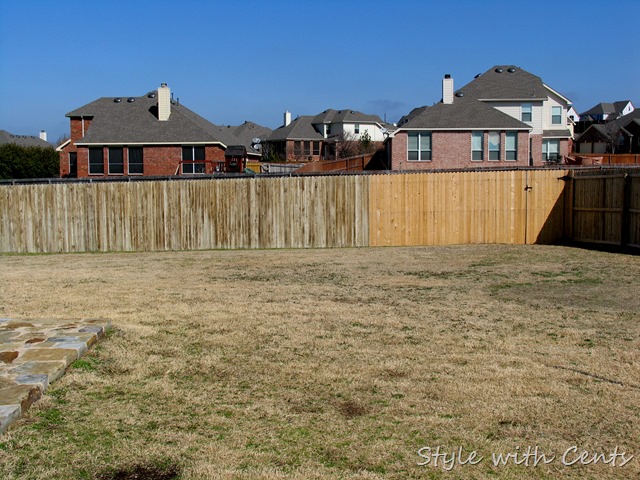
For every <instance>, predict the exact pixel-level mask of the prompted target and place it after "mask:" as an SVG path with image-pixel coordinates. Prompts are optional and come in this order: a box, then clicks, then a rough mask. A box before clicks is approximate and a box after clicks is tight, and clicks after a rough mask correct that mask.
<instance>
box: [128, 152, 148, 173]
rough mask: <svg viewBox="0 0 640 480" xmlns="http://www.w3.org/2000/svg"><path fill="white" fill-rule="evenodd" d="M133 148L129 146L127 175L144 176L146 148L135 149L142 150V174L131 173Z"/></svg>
mask: <svg viewBox="0 0 640 480" xmlns="http://www.w3.org/2000/svg"><path fill="white" fill-rule="evenodd" d="M130 148H131V147H129V146H127V175H133V176H142V175H144V148H143V147H134V148H140V149H141V150H142V173H131V162H130V160H131V157H130V156H129V149H130Z"/></svg>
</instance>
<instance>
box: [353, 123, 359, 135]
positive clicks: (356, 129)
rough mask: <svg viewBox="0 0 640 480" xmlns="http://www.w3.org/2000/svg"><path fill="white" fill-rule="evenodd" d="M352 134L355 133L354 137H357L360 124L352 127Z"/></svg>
mask: <svg viewBox="0 0 640 480" xmlns="http://www.w3.org/2000/svg"><path fill="white" fill-rule="evenodd" d="M353 133H355V134H356V135H358V134H359V133H360V124H359V123H356V124H355V126H354V127H353Z"/></svg>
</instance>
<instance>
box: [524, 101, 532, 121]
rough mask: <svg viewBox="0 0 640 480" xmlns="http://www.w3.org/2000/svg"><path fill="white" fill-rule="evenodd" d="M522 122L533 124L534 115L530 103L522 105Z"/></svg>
mask: <svg viewBox="0 0 640 480" xmlns="http://www.w3.org/2000/svg"><path fill="white" fill-rule="evenodd" d="M522 121H523V122H527V123H531V122H532V121H533V113H532V110H531V104H530V103H523V104H522Z"/></svg>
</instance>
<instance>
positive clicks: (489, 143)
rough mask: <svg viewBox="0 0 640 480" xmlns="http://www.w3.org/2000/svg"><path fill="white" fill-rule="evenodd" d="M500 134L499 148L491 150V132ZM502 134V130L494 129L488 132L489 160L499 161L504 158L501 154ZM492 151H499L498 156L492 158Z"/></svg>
mask: <svg viewBox="0 0 640 480" xmlns="http://www.w3.org/2000/svg"><path fill="white" fill-rule="evenodd" d="M492 133H493V134H496V133H497V134H498V150H491V140H490V138H491V134H492ZM501 150H502V135H500V132H498V131H495V130H492V131H490V132H489V133H488V134H487V154H488V155H487V162H499V161H501V160H502V155H500V154H501V153H502V152H501ZM491 152H498V158H491Z"/></svg>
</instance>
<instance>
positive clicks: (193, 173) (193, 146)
mask: <svg viewBox="0 0 640 480" xmlns="http://www.w3.org/2000/svg"><path fill="white" fill-rule="evenodd" d="M202 146H203V145H182V148H181V149H180V158H181V160H182V162H184V161H185V159H184V155H183V152H184V148H187V147H188V148H191V152H192V154H193V157H195V156H196V151H195V148H196V147H202ZM204 156H205V159H204V160H186V161H187V162H191V163H189V165H191V166H192V167H194V168H193V170H194V171H193V172H187V173H185V172H184V166H185V164H184V163H180V172H181V174H182V175H206V174H207V161H206V158H207V150H206V147H205V155H204ZM196 163H203V164H204V172H196V171H195V166H196Z"/></svg>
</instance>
